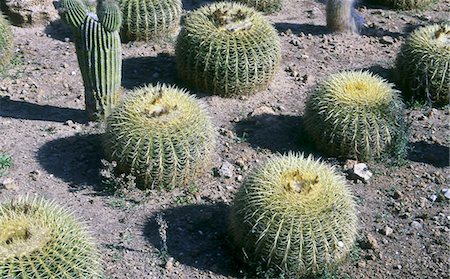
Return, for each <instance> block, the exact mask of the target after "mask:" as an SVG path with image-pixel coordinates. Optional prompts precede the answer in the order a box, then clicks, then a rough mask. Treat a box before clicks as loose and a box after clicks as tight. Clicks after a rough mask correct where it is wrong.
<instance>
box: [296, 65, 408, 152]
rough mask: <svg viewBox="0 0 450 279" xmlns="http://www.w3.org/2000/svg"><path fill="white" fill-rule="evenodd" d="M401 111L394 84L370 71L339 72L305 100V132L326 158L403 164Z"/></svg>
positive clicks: (403, 129)
mask: <svg viewBox="0 0 450 279" xmlns="http://www.w3.org/2000/svg"><path fill="white" fill-rule="evenodd" d="M403 107H404V105H403V102H402V101H401V99H400V96H399V92H398V91H396V90H395V89H393V84H390V83H387V82H385V81H384V80H383V79H381V78H380V77H378V76H374V75H372V74H371V73H369V72H358V71H356V72H355V71H347V72H341V73H337V74H334V75H332V76H330V77H328V78H327V79H326V80H324V81H323V82H322V83H320V84H319V85H318V86H317V88H316V89H315V90H314V92H313V93H312V94H311V96H310V97H309V99H308V100H307V102H306V108H305V117H304V118H305V129H306V131H307V132H308V134H309V135H310V136H311V138H312V139H313V141H314V143H315V144H316V146H317V147H318V148H319V149H321V150H322V151H324V152H326V153H327V154H330V155H341V156H344V157H352V158H356V159H358V160H369V159H379V158H382V157H386V158H387V157H389V156H391V155H392V156H394V154H395V156H398V158H395V159H401V158H400V157H403V156H404V155H405V154H404V153H403V151H406V148H405V146H404V145H405V144H406V141H407V136H406V130H405V129H406V128H405V124H404V120H403Z"/></svg>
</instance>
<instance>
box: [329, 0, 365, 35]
mask: <svg viewBox="0 0 450 279" xmlns="http://www.w3.org/2000/svg"><path fill="white" fill-rule="evenodd" d="M354 6H355V0H328V1H327V9H326V11H327V28H328V29H329V30H330V31H333V32H352V33H358V32H359V30H360V29H361V26H362V24H363V21H364V20H363V19H362V17H361V16H360V15H358V13H357V12H356V10H355V7H354Z"/></svg>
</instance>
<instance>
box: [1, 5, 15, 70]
mask: <svg viewBox="0 0 450 279" xmlns="http://www.w3.org/2000/svg"><path fill="white" fill-rule="evenodd" d="M12 53H13V35H12V32H11V27H10V25H9V22H8V21H7V20H6V19H5V18H4V17H3V15H2V13H1V12H0V69H2V68H3V67H4V66H5V65H7V64H8V63H9V62H10V61H11V57H12Z"/></svg>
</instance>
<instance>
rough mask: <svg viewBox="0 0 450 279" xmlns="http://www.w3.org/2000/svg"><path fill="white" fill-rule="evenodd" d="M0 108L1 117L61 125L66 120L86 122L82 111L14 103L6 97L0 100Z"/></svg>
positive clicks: (21, 102) (22, 102)
mask: <svg viewBox="0 0 450 279" xmlns="http://www.w3.org/2000/svg"><path fill="white" fill-rule="evenodd" d="M0 108H1V109H0V116H1V117H10V118H15V119H26V120H42V121H52V122H61V123H64V122H66V121H67V120H72V121H74V122H78V123H86V121H87V118H86V114H85V112H84V110H80V109H74V108H62V107H55V106H50V105H39V104H33V103H28V102H24V101H14V100H11V99H10V98H9V97H8V96H7V97H2V98H0Z"/></svg>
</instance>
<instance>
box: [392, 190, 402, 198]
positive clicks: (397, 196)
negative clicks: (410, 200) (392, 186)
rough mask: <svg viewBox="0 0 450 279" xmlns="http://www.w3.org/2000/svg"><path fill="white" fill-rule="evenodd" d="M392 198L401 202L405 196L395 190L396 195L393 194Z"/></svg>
mask: <svg viewBox="0 0 450 279" xmlns="http://www.w3.org/2000/svg"><path fill="white" fill-rule="evenodd" d="M392 197H393V198H394V199H396V200H399V199H401V198H402V197H403V194H402V192H400V191H399V190H395V191H394V193H393V194H392Z"/></svg>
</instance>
